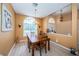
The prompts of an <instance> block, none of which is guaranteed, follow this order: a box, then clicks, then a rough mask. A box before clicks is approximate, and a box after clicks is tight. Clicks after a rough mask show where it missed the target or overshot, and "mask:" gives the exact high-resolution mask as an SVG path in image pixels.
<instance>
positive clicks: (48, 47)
mask: <svg viewBox="0 0 79 59" xmlns="http://www.w3.org/2000/svg"><path fill="white" fill-rule="evenodd" d="M48 51H50V39H48Z"/></svg>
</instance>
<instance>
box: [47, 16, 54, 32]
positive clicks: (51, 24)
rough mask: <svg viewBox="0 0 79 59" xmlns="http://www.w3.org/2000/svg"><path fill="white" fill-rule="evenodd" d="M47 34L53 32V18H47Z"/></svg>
mask: <svg viewBox="0 0 79 59" xmlns="http://www.w3.org/2000/svg"><path fill="white" fill-rule="evenodd" d="M47 31H48V32H55V20H54V18H49V19H48V29H47Z"/></svg>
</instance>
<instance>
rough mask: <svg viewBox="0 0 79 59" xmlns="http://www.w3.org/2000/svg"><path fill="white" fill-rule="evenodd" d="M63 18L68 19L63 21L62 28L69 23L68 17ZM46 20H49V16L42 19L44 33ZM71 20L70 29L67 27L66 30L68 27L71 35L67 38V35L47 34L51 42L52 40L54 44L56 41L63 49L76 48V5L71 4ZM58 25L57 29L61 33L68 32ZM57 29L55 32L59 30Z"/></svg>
mask: <svg viewBox="0 0 79 59" xmlns="http://www.w3.org/2000/svg"><path fill="white" fill-rule="evenodd" d="M74 16H75V17H74ZM65 17H66V18H68V20H67V21H66V20H65V21H64V22H66V23H64V22H63V25H61V26H62V28H65V26H66V24H67V26H68V22H69V21H70V20H69V19H70V17H69V16H68V15H67V16H66V15H65ZM48 18H49V16H48V17H45V18H43V31H44V32H46V31H47V22H48ZM57 18H58V17H57ZM71 19H72V21H70V23H72V24H71V25H70V26H71V27H70V26H68V28H69V27H70V30H69V31H70V32H71V33H72V36H67V35H63V34H57V33H56V34H52V33H49V34H48V36H49V37H50V38H51V40H53V41H55V42H56V41H58V43H59V44H62V45H64V46H65V47H69V48H71V47H72V48H77V6H76V4H72V18H71ZM57 24H58V23H57ZM59 24H60V23H59ZM59 24H58V27H59V28H60V30H61V31H63V30H64V31H68V30H65V29H62V28H61V27H60V25H59ZM59 28H57V30H59ZM66 29H67V28H66ZM60 30H59V32H61V31H60Z"/></svg>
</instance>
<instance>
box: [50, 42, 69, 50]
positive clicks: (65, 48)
mask: <svg viewBox="0 0 79 59" xmlns="http://www.w3.org/2000/svg"><path fill="white" fill-rule="evenodd" d="M50 42H51V43H53V44H56V45H57V46H59V47H61V48H64V49H66V50H68V51H70V49H69V48H67V47H65V46H63V45H61V44H58V43H56V42H53V41H50Z"/></svg>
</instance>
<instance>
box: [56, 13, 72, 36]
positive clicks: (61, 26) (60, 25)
mask: <svg viewBox="0 0 79 59" xmlns="http://www.w3.org/2000/svg"><path fill="white" fill-rule="evenodd" d="M55 17H56V18H55V20H56V21H55V22H56V24H55V25H56V33H59V34H65V35H68V34H70V35H72V14H71V13H65V14H63V21H62V22H61V21H60V17H59V16H55Z"/></svg>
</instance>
